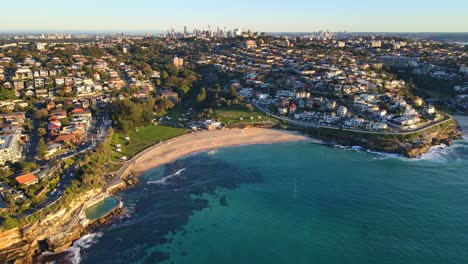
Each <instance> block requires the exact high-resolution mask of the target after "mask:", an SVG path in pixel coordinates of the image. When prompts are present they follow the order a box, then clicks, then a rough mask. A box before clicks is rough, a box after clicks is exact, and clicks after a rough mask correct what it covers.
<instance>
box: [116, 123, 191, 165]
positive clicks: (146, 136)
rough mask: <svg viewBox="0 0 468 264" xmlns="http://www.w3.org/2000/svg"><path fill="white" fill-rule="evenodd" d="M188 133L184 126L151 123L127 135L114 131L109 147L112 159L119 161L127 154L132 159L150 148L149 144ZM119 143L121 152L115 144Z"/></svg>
mask: <svg viewBox="0 0 468 264" xmlns="http://www.w3.org/2000/svg"><path fill="white" fill-rule="evenodd" d="M186 133H187V130H185V129H183V128H175V127H169V126H162V125H158V126H154V125H151V126H147V127H144V128H139V129H138V131H136V130H134V131H131V132H129V133H128V134H127V135H123V134H120V133H117V132H116V133H114V134H113V135H112V138H111V140H110V142H109V145H108V147H109V149H110V150H111V154H112V161H119V159H120V158H121V157H124V156H126V157H127V158H128V159H130V158H131V157H132V156H134V155H135V154H137V153H138V152H140V151H142V150H144V149H146V148H148V147H149V146H152V145H154V144H156V143H158V142H160V141H164V140H168V139H170V138H173V137H177V136H181V135H184V134H186ZM125 137H130V140H129V141H128V142H126V141H125ZM117 144H120V145H121V147H120V149H121V151H122V152H121V153H118V152H116V151H115V150H116V147H115V146H116V145H117Z"/></svg>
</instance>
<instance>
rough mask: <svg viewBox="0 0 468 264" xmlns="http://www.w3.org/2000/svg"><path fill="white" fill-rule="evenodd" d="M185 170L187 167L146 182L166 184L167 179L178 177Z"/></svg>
mask: <svg viewBox="0 0 468 264" xmlns="http://www.w3.org/2000/svg"><path fill="white" fill-rule="evenodd" d="M183 171H185V168H183V169H180V170H178V171H176V172H174V173H173V174H170V175H167V176H165V177H163V178H161V179H159V180H156V181H148V182H146V184H165V183H166V181H167V180H168V179H170V178H172V177H176V176H179V175H180V174H181V173H182V172H183Z"/></svg>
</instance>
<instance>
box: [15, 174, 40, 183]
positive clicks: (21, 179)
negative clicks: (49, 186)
mask: <svg viewBox="0 0 468 264" xmlns="http://www.w3.org/2000/svg"><path fill="white" fill-rule="evenodd" d="M15 180H16V181H17V182H18V183H19V184H28V183H30V182H33V181H36V180H37V177H36V176H35V175H34V174H32V173H30V172H29V173H25V174H23V175H20V176H18V177H16V178H15Z"/></svg>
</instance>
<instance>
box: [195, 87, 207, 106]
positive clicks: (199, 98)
mask: <svg viewBox="0 0 468 264" xmlns="http://www.w3.org/2000/svg"><path fill="white" fill-rule="evenodd" d="M205 99H206V90H205V88H204V87H202V88H201V89H200V92H199V93H198V94H197V97H196V98H195V100H196V101H197V103H199V104H201V103H203V102H204V101H205Z"/></svg>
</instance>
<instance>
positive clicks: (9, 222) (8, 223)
mask: <svg viewBox="0 0 468 264" xmlns="http://www.w3.org/2000/svg"><path fill="white" fill-rule="evenodd" d="M2 227H3V228H4V229H5V230H10V229H13V228H16V227H18V220H17V219H15V218H12V217H9V216H8V217H6V218H5V219H4V220H3V223H2Z"/></svg>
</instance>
